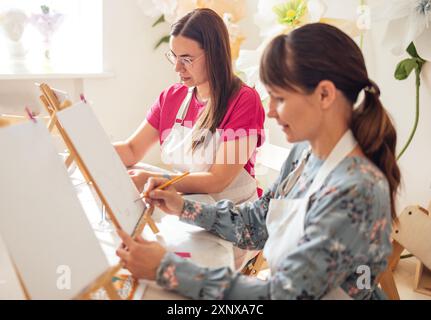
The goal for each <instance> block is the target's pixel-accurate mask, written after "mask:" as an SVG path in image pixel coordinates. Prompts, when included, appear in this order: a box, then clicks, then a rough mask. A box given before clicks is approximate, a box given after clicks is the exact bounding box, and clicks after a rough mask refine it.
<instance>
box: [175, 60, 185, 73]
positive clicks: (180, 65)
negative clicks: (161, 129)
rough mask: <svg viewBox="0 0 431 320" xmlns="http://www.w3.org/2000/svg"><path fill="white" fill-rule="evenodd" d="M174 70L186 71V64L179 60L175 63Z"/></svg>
mask: <svg viewBox="0 0 431 320" xmlns="http://www.w3.org/2000/svg"><path fill="white" fill-rule="evenodd" d="M174 70H175V72H180V71H184V65H183V64H182V63H181V62H180V61H179V60H177V61H176V62H175V64H174Z"/></svg>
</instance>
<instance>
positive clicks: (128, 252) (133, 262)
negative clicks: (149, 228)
mask: <svg viewBox="0 0 431 320" xmlns="http://www.w3.org/2000/svg"><path fill="white" fill-rule="evenodd" d="M117 233H118V235H119V236H120V238H121V240H122V241H123V245H122V246H121V247H120V248H118V249H117V252H116V253H117V256H119V257H120V258H121V262H122V264H123V266H124V268H126V269H127V270H129V271H130V273H131V274H132V275H133V276H134V277H135V278H137V279H148V280H155V279H156V276H157V269H158V268H159V265H160V262H161V261H162V259H163V257H164V256H165V254H166V249H165V248H163V247H162V246H161V245H160V244H159V243H158V242H155V241H147V240H144V239H143V238H142V237H141V236H138V237H137V238H136V240H134V239H132V237H131V236H129V235H128V234H127V233H126V232H124V231H123V230H117Z"/></svg>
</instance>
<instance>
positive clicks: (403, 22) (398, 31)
mask: <svg viewBox="0 0 431 320" xmlns="http://www.w3.org/2000/svg"><path fill="white" fill-rule="evenodd" d="M407 28H408V19H407V18H401V19H397V20H392V21H390V22H389V23H388V26H387V28H386V32H385V36H384V38H383V43H382V44H383V46H385V47H388V48H389V49H390V50H391V52H392V53H393V54H394V55H397V56H399V55H401V54H403V53H404V52H405V50H406V49H407V46H408V44H407V46H406V40H405V39H406V38H407V30H408V29H407Z"/></svg>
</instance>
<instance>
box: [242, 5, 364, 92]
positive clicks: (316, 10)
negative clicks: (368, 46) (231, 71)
mask: <svg viewBox="0 0 431 320" xmlns="http://www.w3.org/2000/svg"><path fill="white" fill-rule="evenodd" d="M303 3H306V5H307V10H306V11H305V12H304V14H303V15H301V14H298V12H295V9H297V8H299V7H300V5H302V4H303ZM282 4H292V6H293V10H287V11H286V16H288V15H289V14H291V15H295V19H294V20H295V21H294V23H293V24H292V25H289V24H281V23H279V22H278V17H277V14H276V13H275V12H274V7H275V6H278V5H282ZM358 4H359V3H358V0H348V1H347V0H345V1H343V2H342V3H340V1H339V0H337V1H335V0H302V1H300V0H293V1H292V0H291V1H286V0H259V2H258V6H257V11H258V12H257V13H256V14H255V16H254V21H255V24H256V25H257V26H259V28H260V36H261V37H262V38H263V41H262V43H261V44H260V45H259V47H258V48H257V49H256V50H241V51H240V55H239V58H238V60H237V62H236V68H237V70H238V71H239V72H240V73H241V74H242V78H243V80H244V81H245V82H246V83H247V84H248V85H249V86H252V87H253V86H254V87H255V88H256V90H257V91H258V93H259V94H260V96H261V99H262V100H265V99H266V98H267V97H268V94H267V93H266V90H265V88H264V86H263V85H262V84H261V83H260V80H259V63H260V58H261V55H262V53H263V51H264V49H265V47H266V45H267V44H268V43H269V42H270V40H271V39H272V38H274V37H275V36H277V35H279V34H283V33H288V32H290V31H292V30H293V29H294V28H296V27H298V26H301V25H304V24H307V23H313V22H324V23H328V24H331V25H335V26H336V27H338V28H340V29H341V30H343V31H344V32H346V33H347V34H349V35H350V36H351V37H355V36H357V35H359V34H360V32H359V29H358V28H357V26H356V19H357V7H358ZM340 12H341V13H340ZM343 15H344V17H343Z"/></svg>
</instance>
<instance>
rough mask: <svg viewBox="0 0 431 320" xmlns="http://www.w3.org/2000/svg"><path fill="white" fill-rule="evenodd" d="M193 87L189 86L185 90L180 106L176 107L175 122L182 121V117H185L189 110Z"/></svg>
mask: <svg viewBox="0 0 431 320" xmlns="http://www.w3.org/2000/svg"><path fill="white" fill-rule="evenodd" d="M194 90H195V87H190V88H189V89H188V91H187V95H186V97H185V98H184V100H183V102H182V103H181V106H180V108H179V109H178V112H177V115H176V117H175V123H183V121H184V118H185V117H186V114H187V111H188V110H189V106H190V102H191V101H192V98H193V91H194Z"/></svg>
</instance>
